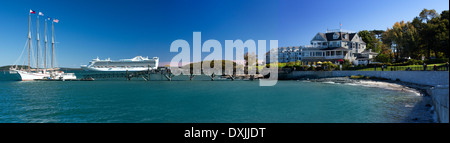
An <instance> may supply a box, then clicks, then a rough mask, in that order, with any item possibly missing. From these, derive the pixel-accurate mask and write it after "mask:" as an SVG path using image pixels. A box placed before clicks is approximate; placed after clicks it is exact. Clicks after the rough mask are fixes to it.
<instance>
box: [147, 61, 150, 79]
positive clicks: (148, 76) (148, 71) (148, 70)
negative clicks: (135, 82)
mask: <svg viewBox="0 0 450 143" xmlns="http://www.w3.org/2000/svg"><path fill="white" fill-rule="evenodd" d="M147 81H150V65H148V69H147Z"/></svg>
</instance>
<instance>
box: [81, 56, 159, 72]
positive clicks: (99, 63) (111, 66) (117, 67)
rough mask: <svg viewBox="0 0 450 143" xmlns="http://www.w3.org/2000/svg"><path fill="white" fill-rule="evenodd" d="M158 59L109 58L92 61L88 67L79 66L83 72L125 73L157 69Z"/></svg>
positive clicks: (139, 57)
mask: <svg viewBox="0 0 450 143" xmlns="http://www.w3.org/2000/svg"><path fill="white" fill-rule="evenodd" d="M158 64H159V58H158V57H153V58H151V59H149V58H148V57H142V56H136V57H134V58H132V59H121V60H118V61H112V60H110V59H109V58H108V59H106V60H100V59H99V58H98V57H97V59H93V60H92V61H91V62H89V64H88V65H81V68H82V69H83V70H85V71H101V72H125V71H147V70H153V69H157V68H158Z"/></svg>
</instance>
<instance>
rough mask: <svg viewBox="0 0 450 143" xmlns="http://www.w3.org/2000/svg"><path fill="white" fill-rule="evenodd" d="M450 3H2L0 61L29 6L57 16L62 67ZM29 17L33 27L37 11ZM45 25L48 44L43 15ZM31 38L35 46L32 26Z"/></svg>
mask: <svg viewBox="0 0 450 143" xmlns="http://www.w3.org/2000/svg"><path fill="white" fill-rule="evenodd" d="M448 5H449V3H448V1H447V0H429V1H428V0H427V1H423V0H395V1H393V0H377V1H371V0H363V1H361V0H339V1H336V0H330V1H328V0H296V1H294V0H292V1H284V0H281V1H275V0H271V1H263V0H245V1H239V0H227V1H219V0H200V1H188V0H178V1H175V0H154V1H143V0H142V1H138V0H127V1H118V0H108V1H106V0H97V1H90V0H73V1H66V0H58V1H57V0H55V1H48V0H30V1H25V0H14V1H1V2H0V17H1V19H2V20H0V66H2V65H9V64H13V63H14V62H15V61H16V60H17V58H18V57H19V55H20V54H21V51H22V49H23V46H24V44H25V42H26V40H27V34H28V11H29V9H33V10H36V11H42V12H43V13H44V14H45V15H46V16H50V17H54V18H58V19H59V20H60V22H59V23H57V24H55V30H56V31H55V32H56V41H57V42H58V43H57V52H56V54H57V60H58V65H59V66H61V67H79V66H80V65H81V64H87V63H88V62H89V61H90V60H91V59H93V58H96V57H97V56H99V57H100V58H101V59H104V58H108V57H109V58H111V59H123V58H132V57H134V56H137V55H141V56H149V57H154V56H158V57H160V60H161V62H163V64H164V62H169V61H170V60H171V59H172V58H173V56H175V55H176V53H170V52H169V48H170V44H171V43H172V41H174V40H177V39H184V40H186V41H188V42H189V43H190V44H191V46H192V33H193V32H202V42H203V41H206V40H208V39H216V40H218V41H220V42H221V43H222V46H224V43H225V42H224V41H225V40H235V39H242V40H248V39H253V40H278V44H279V46H280V47H281V46H299V45H306V44H308V43H309V41H310V40H311V38H312V37H313V36H314V35H315V34H316V33H317V32H325V30H326V29H327V28H329V29H338V28H339V23H342V28H343V29H348V30H352V31H360V30H366V29H367V30H373V29H381V30H386V28H388V27H391V26H392V25H393V24H394V23H395V22H397V21H401V20H405V21H410V20H412V19H413V18H414V17H415V16H417V15H418V14H419V13H420V11H421V10H422V9H424V8H427V9H435V10H436V11H437V12H439V13H440V12H441V11H443V10H448V9H449V8H448ZM32 22H33V24H34V25H33V26H34V27H33V28H34V29H33V30H36V27H35V24H36V16H35V15H34V16H32ZM40 31H41V47H42V48H43V47H44V44H43V43H44V42H43V34H44V33H43V31H44V20H43V18H41V21H40ZM32 36H33V40H34V41H33V44H36V42H35V38H36V32H35V31H33V35H32ZM49 47H50V46H49ZM202 54H203V55H207V54H208V53H202ZM19 64H23V62H21V63H19Z"/></svg>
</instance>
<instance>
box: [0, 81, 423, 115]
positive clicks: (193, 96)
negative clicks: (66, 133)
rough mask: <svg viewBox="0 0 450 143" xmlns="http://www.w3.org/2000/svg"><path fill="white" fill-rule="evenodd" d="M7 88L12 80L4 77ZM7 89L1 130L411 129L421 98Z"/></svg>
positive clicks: (1, 93) (128, 87) (329, 92)
mask: <svg viewBox="0 0 450 143" xmlns="http://www.w3.org/2000/svg"><path fill="white" fill-rule="evenodd" d="M0 78H2V79H3V80H5V79H8V80H9V78H13V77H11V75H4V74H3V73H1V74H0ZM258 84H259V83H258V81H171V82H169V81H150V82H145V81H84V82H83V81H66V82H45V81H41V82H22V81H0V122H8V123H9V122H26V123H28V122H58V123H59V122H69V123H72V122H89V123H90V122H126V123H128V122H132V123H134V122H138V123H141V122H144V123H147V122H151V123H153V122H156V123H167V122H169V123H172V122H176V123H184V122H188V123H197V122H200V123H211V122H212V123H216V122H219V123H222V122H226V123H230V122H231V123H235V122H238V123H247V122H251V123H253V122H263V123H285V122H288V123H315V122H320V123H323V122H325V123H336V122H338V123H340V122H346V123H348V122H358V123H360V122H361V123H364V122H383V123H384V122H404V121H405V120H406V119H407V118H408V117H409V116H410V114H411V111H412V110H413V108H408V107H405V105H407V104H408V105H414V104H415V103H416V102H419V101H420V100H421V98H422V97H420V96H417V95H415V94H412V93H405V92H398V91H392V90H386V89H381V88H374V87H364V86H352V85H344V84H326V83H311V82H303V81H279V82H278V84H277V85H276V86H273V87H260V86H258Z"/></svg>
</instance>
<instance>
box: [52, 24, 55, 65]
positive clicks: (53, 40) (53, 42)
mask: <svg viewBox="0 0 450 143" xmlns="http://www.w3.org/2000/svg"><path fill="white" fill-rule="evenodd" d="M53 31H54V28H53V21H52V70H53V54H54V46H55V39H54V38H53V35H55V33H54V32H53Z"/></svg>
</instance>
